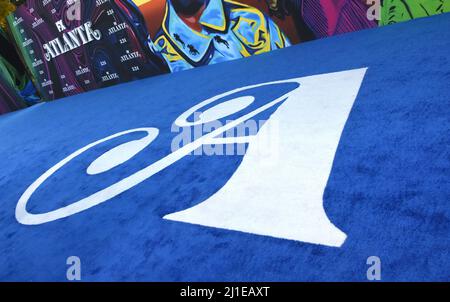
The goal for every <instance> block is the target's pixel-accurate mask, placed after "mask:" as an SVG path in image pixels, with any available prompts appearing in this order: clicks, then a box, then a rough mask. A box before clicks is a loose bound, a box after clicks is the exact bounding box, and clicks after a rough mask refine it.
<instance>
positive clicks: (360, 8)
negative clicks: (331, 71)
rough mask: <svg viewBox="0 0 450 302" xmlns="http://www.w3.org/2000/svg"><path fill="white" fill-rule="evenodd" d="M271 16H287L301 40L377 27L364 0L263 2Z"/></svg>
mask: <svg viewBox="0 0 450 302" xmlns="http://www.w3.org/2000/svg"><path fill="white" fill-rule="evenodd" d="M266 1H267V5H268V7H269V11H270V14H271V15H274V16H276V17H278V18H280V19H283V18H285V16H287V15H291V16H292V17H293V18H294V22H295V24H296V28H297V33H298V35H299V37H300V40H301V41H309V40H314V39H317V38H324V37H329V36H333V35H337V34H342V33H347V32H353V31H358V30H362V29H366V28H373V27H377V26H378V23H377V21H376V20H369V18H368V17H367V11H368V9H369V5H368V4H366V2H367V1H366V0H266Z"/></svg>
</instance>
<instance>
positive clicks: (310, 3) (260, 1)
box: [0, 0, 450, 100]
mask: <svg viewBox="0 0 450 302" xmlns="http://www.w3.org/2000/svg"><path fill="white" fill-rule="evenodd" d="M3 2H4V1H3ZM6 2H8V1H6ZM6 2H5V3H6ZM12 2H14V3H23V5H20V6H19V8H18V9H17V10H16V11H15V13H13V14H12V15H10V16H9V17H8V18H7V20H8V27H9V33H10V36H11V37H12V38H13V39H14V41H15V43H16V46H17V49H19V51H20V55H21V58H22V61H23V62H24V63H25V65H26V67H27V69H28V72H29V74H30V75H31V78H32V79H33V82H34V84H35V86H36V88H37V90H38V92H39V94H40V96H41V97H42V99H44V100H51V99H56V98H60V97H64V96H69V95H74V94H77V93H81V92H84V91H88V90H92V89H96V88H101V87H107V86H110V85H114V84H118V83H122V82H126V81H131V80H135V79H140V78H144V77H148V76H153V75H157V74H161V73H166V72H175V71H180V70H185V69H189V68H192V67H198V66H203V65H210V64H214V63H219V62H223V61H228V60H233V59H239V58H243V57H248V56H252V55H257V54H260V53H264V52H268V51H272V50H276V49H280V48H284V47H287V46H290V45H291V44H297V43H302V42H305V41H310V40H314V39H319V38H325V37H329V36H333V35H338V34H343V33H348V32H353V31H358V30H363V29H369V28H375V27H378V26H383V25H388V24H393V23H397V22H403V21H407V20H410V19H415V18H420V17H425V16H429V15H434V14H440V13H444V12H448V11H450V0H384V1H382V0H102V1H95V0H84V1H80V0H69V1H61V0H47V1H44V2H43V1H40V0H20V1H12ZM9 7H10V6H9ZM0 21H1V20H0ZM24 88H26V87H22V89H24ZM24 91H25V92H26V91H27V90H26V89H25V90H24ZM28 93H29V92H28Z"/></svg>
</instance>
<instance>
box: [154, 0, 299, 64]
mask: <svg viewBox="0 0 450 302" xmlns="http://www.w3.org/2000/svg"><path fill="white" fill-rule="evenodd" d="M289 45H290V42H289V40H288V39H287V38H286V36H285V35H284V33H283V32H281V30H280V29H279V27H278V26H277V25H276V24H275V23H274V22H273V21H272V20H271V19H270V18H269V17H268V16H267V15H265V14H264V13H262V12H261V11H259V10H258V9H256V8H253V7H251V6H248V5H244V4H241V3H236V2H233V1H229V0H167V3H166V8H165V13H164V19H163V21H162V24H161V27H160V29H159V31H158V32H157V33H156V36H155V37H154V39H153V43H151V47H153V48H154V49H155V51H158V52H160V53H161V54H162V56H163V57H164V59H165V60H166V61H167V62H168V64H169V66H170V69H171V71H172V72H174V71H179V70H184V69H188V68H192V67H197V66H202V65H209V64H214V63H218V62H222V61H228V60H233V59H238V58H242V57H248V56H251V55H256V54H260V53H263V52H267V51H271V50H274V49H279V48H284V47H287V46H289Z"/></svg>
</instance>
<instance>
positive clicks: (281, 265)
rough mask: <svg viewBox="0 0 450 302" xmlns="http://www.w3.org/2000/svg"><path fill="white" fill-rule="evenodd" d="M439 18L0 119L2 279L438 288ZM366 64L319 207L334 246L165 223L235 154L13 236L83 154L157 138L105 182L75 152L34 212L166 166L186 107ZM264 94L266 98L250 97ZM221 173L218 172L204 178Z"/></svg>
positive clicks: (207, 159) (443, 23)
mask: <svg viewBox="0 0 450 302" xmlns="http://www.w3.org/2000/svg"><path fill="white" fill-rule="evenodd" d="M448 28H450V14H444V15H440V16H435V17H430V18H425V19H419V20H415V21H411V22H407V23H403V24H397V25H393V26H388V27H382V28H378V29H374V30H365V31H361V32H357V33H352V34H346V35H341V36H337V37H332V38H329V39H324V40H320V41H314V42H310V43H305V44H302V45H298V46H293V47H290V48H287V49H283V50H278V51H275V52H272V53H269V54H263V55H260V56H256V57H251V58H248V59H245V60H237V61H233V62H227V63H222V64H217V65H213V66H208V67H201V68H197V69H194V70H190V71H186V72H179V73H175V74H171V75H163V76H158V77H153V78H148V79H144V80H140V81H136V82H132V83H127V84H122V85H118V86H115V87H111V88H107V89H103V90H97V91H92V92H89V93H86V94H82V95H78V96H74V97H70V98H66V99H62V100H59V101H55V102H52V103H45V104H42V105H37V106H34V107H31V108H28V109H26V110H22V111H19V112H15V113H12V114H7V115H5V116H1V117H0V158H1V169H0V201H1V208H0V238H1V239H0V280H7V281H14V280H23V281H27V280H32V281H41V280H54V281H64V280H66V269H67V265H66V259H67V257H69V256H72V255H76V256H78V257H80V259H81V262H82V279H83V280H84V281H133V280H137V281H228V280H232V281H349V280H354V281H365V280H367V279H366V270H367V268H368V265H367V264H366V259H367V257H369V256H372V255H376V256H378V257H380V259H381V261H382V280H383V281H394V280H401V281H418V280H429V281H449V280H450V261H449V259H450V236H449V234H450V204H449V202H450V182H449V179H450V150H449V146H450V85H449V83H450V51H449V50H450V31H448V30H445V29H448ZM362 67H368V68H369V69H368V71H367V74H366V77H365V79H364V81H363V84H362V87H361V90H360V91H359V95H358V97H357V99H356V102H355V105H354V107H353V109H352V112H351V114H350V117H349V120H348V122H347V124H346V126H345V129H344V132H343V135H342V138H341V141H340V144H339V147H338V151H337V153H336V157H335V160H334V165H333V169H332V172H331V175H330V178H329V181H328V184H327V188H326V190H325V195H324V206H325V210H326V213H327V214H328V217H329V218H330V220H331V221H333V223H334V224H335V225H336V226H338V227H339V228H340V229H341V230H342V231H344V232H345V233H346V234H347V236H348V237H347V240H346V241H345V243H344V245H343V246H342V247H340V248H333V247H326V246H321V245H314V244H308V243H302V242H296V241H289V240H283V239H276V238H271V237H266V236H258V235H252V234H246V233H241V232H235V231H227V230H222V229H215V228H209V227H203V226H198V225H191V224H185V223H180V222H174V221H168V220H163V219H162V217H163V216H164V215H166V214H169V213H173V212H175V211H179V210H183V209H186V208H189V207H191V206H193V205H195V204H198V203H199V202H201V201H203V200H205V199H206V198H207V197H208V196H210V195H212V194H213V193H214V192H216V191H217V190H219V189H220V188H221V187H222V186H223V185H224V184H225V182H226V181H227V180H228V179H229V178H230V176H231V175H232V174H233V172H234V171H235V170H236V168H237V166H238V165H239V164H240V162H241V160H242V156H237V155H236V156H216V157H215V156H195V157H186V158H184V159H182V160H180V161H178V162H177V163H175V164H173V165H172V166H170V167H169V168H167V169H166V170H164V171H162V172H161V173H158V174H156V175H155V176H153V177H152V178H150V179H148V180H146V181H144V182H143V183H141V184H139V185H138V186H136V187H134V188H132V189H130V190H128V191H126V192H124V193H122V194H120V195H119V196H117V197H115V198H113V199H111V200H109V201H107V202H105V203H102V204H100V205H98V206H95V207H93V208H91V209H89V210H86V211H83V212H81V213H78V214H75V215H73V216H70V217H67V218H64V219H60V220H57V221H53V222H49V223H46V224H42V225H37V226H26V225H22V224H19V223H18V222H17V220H16V218H15V212H14V211H15V207H16V204H17V201H18V200H19V198H20V196H21V195H22V193H23V192H24V191H25V190H26V189H27V187H28V186H29V185H30V184H31V183H32V182H33V181H34V180H35V179H37V178H38V177H39V176H40V175H42V174H43V173H44V172H45V171H46V170H47V169H49V168H50V167H52V166H53V165H55V164H56V163H57V162H59V161H60V160H62V159H63V158H65V157H66V156H68V155H69V154H71V153H72V152H74V151H75V150H77V149H79V148H82V147H84V146H86V145H88V144H90V143H92V142H94V141H97V140H99V139H101V138H104V137H107V136H109V135H111V134H114V133H117V132H120V131H124V130H128V129H132V128H138V127H157V128H159V129H160V131H161V133H160V135H159V137H158V139H157V140H156V141H155V142H154V143H153V144H152V145H151V146H150V147H148V148H146V149H145V150H143V151H142V152H141V153H139V154H138V155H136V157H134V158H133V159H132V160H130V161H128V162H126V163H124V164H123V165H121V166H118V167H116V168H114V169H112V170H111V171H108V172H107V173H104V175H102V176H99V175H91V176H88V175H87V174H86V173H85V169H86V166H87V164H88V163H90V162H92V161H93V160H94V159H95V158H96V157H98V155H99V154H101V153H102V152H105V151H107V150H109V149H111V148H112V147H114V146H117V145H119V144H121V143H123V142H125V141H129V140H130V139H131V138H139V137H142V136H143V135H142V134H139V133H134V134H129V135H126V136H123V137H120V138H117V139H114V140H111V141H108V142H106V143H104V144H101V145H98V146H96V147H94V148H93V149H91V150H90V151H89V152H86V153H83V154H82V155H80V156H79V157H77V158H76V159H75V160H73V161H71V162H70V163H69V164H68V165H67V166H66V167H65V168H64V169H61V170H60V171H58V172H57V173H55V174H54V175H53V176H52V177H51V178H49V179H48V180H47V181H46V182H45V183H44V184H43V185H42V186H41V187H40V188H39V189H38V190H37V191H36V193H35V194H34V195H33V197H32V198H31V199H30V201H29V203H28V210H29V211H30V212H32V213H43V212H47V211H50V210H52V209H56V208H59V207H61V206H63V205H68V204H70V203H71V202H72V201H74V200H78V199H80V198H82V197H84V196H88V195H89V194H91V193H93V192H96V191H98V190H99V189H101V188H103V187H105V186H108V185H109V184H112V183H114V182H116V181H118V180H120V179H122V178H124V177H126V176H127V175H130V174H131V173H133V172H135V171H137V170H139V169H140V168H141V167H142V166H143V165H146V164H147V163H151V162H154V161H156V160H157V159H159V158H161V157H163V156H165V155H167V154H168V153H170V142H171V140H172V138H173V136H174V134H173V133H171V132H170V126H171V124H172V122H173V121H174V120H175V118H176V117H177V116H179V115H180V114H181V113H182V112H184V111H185V110H186V109H187V108H190V107H191V106H193V105H194V104H196V103H197V102H199V101H200V100H203V99H206V98H208V97H212V96H214V95H217V94H219V93H222V92H225V91H228V90H230V89H234V88H236V87H241V86H245V85H251V84H255V83H260V82H267V81H274V80H280V79H286V78H293V77H301V76H309V75H315V74H322V73H329V72H334V71H342V70H349V69H356V68H362ZM276 92H277V91H272V92H270V91H265V92H264V93H263V95H266V96H267V97H269V96H268V95H270V93H272V94H275V93H276ZM218 171H219V173H218Z"/></svg>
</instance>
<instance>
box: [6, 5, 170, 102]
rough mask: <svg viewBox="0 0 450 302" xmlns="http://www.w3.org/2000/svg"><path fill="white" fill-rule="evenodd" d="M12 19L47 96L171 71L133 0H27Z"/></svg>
mask: <svg viewBox="0 0 450 302" xmlns="http://www.w3.org/2000/svg"><path fill="white" fill-rule="evenodd" d="M8 23H9V27H10V32H11V34H12V36H13V38H14V40H15V41H16V44H17V47H18V50H19V51H20V53H21V55H22V57H23V59H24V61H25V64H26V65H27V67H28V69H29V71H30V72H31V74H32V77H33V81H34V83H35V85H36V87H37V89H38V91H39V93H40V95H41V96H42V98H43V99H45V100H50V99H56V98H60V97H64V96H69V95H74V94H78V93H81V92H84V91H88V90H92V89H96V88H102V87H107V86H110V85H114V84H118V83H121V82H126V81H130V80H134V79H139V78H143V77H148V76H152V75H157V74H160V73H164V72H167V71H168V69H167V67H166V64H165V63H164V61H163V59H162V58H161V56H159V55H158V54H155V53H153V52H151V51H150V48H149V47H148V35H147V30H146V26H145V22H144V20H143V18H142V15H141V14H140V12H139V10H138V8H137V7H136V6H135V5H134V4H133V2H132V1H124V0H115V1H106V0H84V1H81V2H80V1H70V0H69V1H58V0H28V1H26V2H25V4H23V5H21V6H19V7H18V9H17V10H16V11H15V13H14V14H12V15H10V16H9V17H8Z"/></svg>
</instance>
